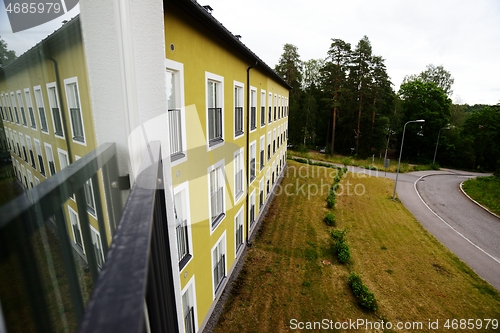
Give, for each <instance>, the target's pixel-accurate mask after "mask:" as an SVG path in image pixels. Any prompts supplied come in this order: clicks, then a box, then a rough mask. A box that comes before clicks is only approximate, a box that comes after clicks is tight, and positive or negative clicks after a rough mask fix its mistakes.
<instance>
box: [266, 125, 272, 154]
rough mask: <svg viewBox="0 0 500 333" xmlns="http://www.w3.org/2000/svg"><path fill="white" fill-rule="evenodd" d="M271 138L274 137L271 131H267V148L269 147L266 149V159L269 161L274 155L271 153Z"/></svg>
mask: <svg viewBox="0 0 500 333" xmlns="http://www.w3.org/2000/svg"><path fill="white" fill-rule="evenodd" d="M271 139H272V138H271V131H269V132H267V146H266V148H267V149H266V155H267V157H266V161H268V162H269V161H270V160H271V156H272V155H271V148H272V147H271Z"/></svg>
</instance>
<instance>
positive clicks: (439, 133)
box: [432, 126, 450, 165]
mask: <svg viewBox="0 0 500 333" xmlns="http://www.w3.org/2000/svg"><path fill="white" fill-rule="evenodd" d="M444 129H445V130H449V129H450V126H446V127H442V128H440V129H439V132H438V139H437V142H436V150H434V159H433V160H432V165H434V164H435V163H436V154H437V152H438V144H439V136H440V135H441V130H444Z"/></svg>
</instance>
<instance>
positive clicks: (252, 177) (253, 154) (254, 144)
mask: <svg viewBox="0 0 500 333" xmlns="http://www.w3.org/2000/svg"><path fill="white" fill-rule="evenodd" d="M252 159H253V160H254V167H253V175H252ZM248 163H249V164H250V165H249V166H248V171H249V172H248V174H249V175H250V184H252V183H253V181H254V180H255V178H257V165H258V164H257V141H255V140H254V141H252V142H250V158H249V159H248Z"/></svg>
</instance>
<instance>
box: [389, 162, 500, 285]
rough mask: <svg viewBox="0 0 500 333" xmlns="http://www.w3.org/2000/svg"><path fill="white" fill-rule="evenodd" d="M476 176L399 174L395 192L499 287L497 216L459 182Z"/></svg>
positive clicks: (442, 239) (431, 229)
mask: <svg viewBox="0 0 500 333" xmlns="http://www.w3.org/2000/svg"><path fill="white" fill-rule="evenodd" d="M388 176H389V174H388ZM422 176H423V177H422ZM475 176H477V174H474V173H467V172H462V171H451V170H450V171H419V172H412V173H409V174H400V175H399V180H398V187H397V193H398V197H399V198H400V200H401V202H402V203H403V204H404V205H405V207H406V208H408V210H410V211H411V212H412V213H413V215H414V216H415V218H416V219H417V220H418V221H419V222H420V223H421V224H422V225H423V226H424V227H425V228H426V229H427V230H428V231H429V232H430V233H431V234H433V235H434V236H435V237H436V238H437V239H438V240H439V241H440V242H441V243H443V244H444V245H445V246H446V247H447V248H448V249H450V250H451V251H452V252H454V253H455V254H456V255H457V256H458V257H459V258H460V259H461V260H462V261H464V262H465V263H466V264H467V265H468V266H469V267H471V268H472V269H473V270H474V271H475V272H476V273H477V274H478V275H479V276H481V277H482V278H483V279H485V280H486V281H488V282H489V283H490V284H491V285H492V286H494V287H495V288H496V289H497V290H500V219H499V218H497V217H495V216H493V215H491V214H490V213H488V212H486V211H485V210H484V209H482V208H481V207H479V206H478V205H476V204H475V203H473V202H472V201H470V200H469V199H468V198H467V197H466V196H465V195H464V194H463V193H462V192H460V189H459V185H460V183H461V182H463V181H464V180H466V179H468V178H469V177H475ZM389 177H390V178H393V175H390V176H389ZM421 177H422V178H421ZM424 202H425V203H424Z"/></svg>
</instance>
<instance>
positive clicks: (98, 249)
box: [90, 226, 104, 270]
mask: <svg viewBox="0 0 500 333" xmlns="http://www.w3.org/2000/svg"><path fill="white" fill-rule="evenodd" d="M90 235H91V237H92V246H93V247H94V255H95V260H96V263H97V267H98V268H99V270H100V269H101V268H102V265H103V264H104V253H103V251H102V243H101V235H100V234H99V231H97V230H96V229H94V227H92V226H90Z"/></svg>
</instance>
